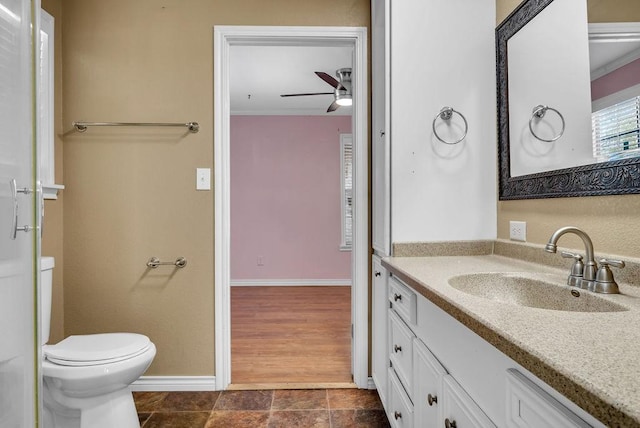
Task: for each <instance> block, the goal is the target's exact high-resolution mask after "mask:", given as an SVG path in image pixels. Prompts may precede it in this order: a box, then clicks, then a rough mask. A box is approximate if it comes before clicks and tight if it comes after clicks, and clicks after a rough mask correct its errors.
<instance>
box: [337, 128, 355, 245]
mask: <svg viewBox="0 0 640 428" xmlns="http://www.w3.org/2000/svg"><path fill="white" fill-rule="evenodd" d="M349 137H350V136H349ZM340 149H341V162H340V164H341V172H342V203H341V206H342V243H341V246H342V247H351V244H352V242H353V142H352V139H351V138H343V139H341V142H340Z"/></svg>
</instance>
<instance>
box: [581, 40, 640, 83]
mask: <svg viewBox="0 0 640 428" xmlns="http://www.w3.org/2000/svg"><path fill="white" fill-rule="evenodd" d="M638 58H640V40H619V41H616V42H611V41H607V42H594V41H590V42H589V59H590V63H591V79H594V78H598V77H601V76H604V75H605V74H607V73H610V72H611V71H613V70H615V69H616V68H619V67H621V66H623V65H625V64H628V63H630V62H632V61H634V60H636V59H638Z"/></svg>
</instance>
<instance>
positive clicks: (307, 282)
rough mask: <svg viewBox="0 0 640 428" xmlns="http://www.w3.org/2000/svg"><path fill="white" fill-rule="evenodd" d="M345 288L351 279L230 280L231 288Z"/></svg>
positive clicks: (348, 285)
mask: <svg viewBox="0 0 640 428" xmlns="http://www.w3.org/2000/svg"><path fill="white" fill-rule="evenodd" d="M338 285H342V286H347V287H351V279H232V280H231V286H232V287H242V286H244V287H249V286H250V287H260V286H262V287H279V286H283V287H288V286H338Z"/></svg>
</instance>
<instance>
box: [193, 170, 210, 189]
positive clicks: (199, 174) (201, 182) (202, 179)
mask: <svg viewBox="0 0 640 428" xmlns="http://www.w3.org/2000/svg"><path fill="white" fill-rule="evenodd" d="M196 190H211V168H196Z"/></svg>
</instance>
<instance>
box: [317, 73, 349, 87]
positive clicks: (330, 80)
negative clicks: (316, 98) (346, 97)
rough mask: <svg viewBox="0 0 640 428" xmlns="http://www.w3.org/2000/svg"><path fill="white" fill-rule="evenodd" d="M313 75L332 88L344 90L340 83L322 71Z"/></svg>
mask: <svg viewBox="0 0 640 428" xmlns="http://www.w3.org/2000/svg"><path fill="white" fill-rule="evenodd" d="M315 73H316V75H317V76H318V77H319V78H321V79H322V80H324V81H325V82H327V83H328V84H330V85H331V86H333V87H334V88H336V89H344V86H342V85H341V84H340V82H338V81H337V80H336V79H335V78H334V77H332V76H330V75H328V74H327V73H325V72H324V71H316V72H315Z"/></svg>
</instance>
